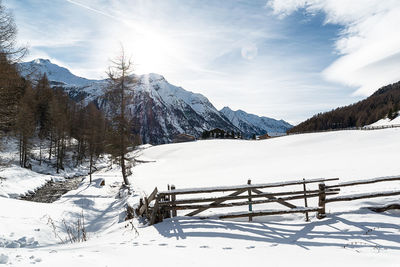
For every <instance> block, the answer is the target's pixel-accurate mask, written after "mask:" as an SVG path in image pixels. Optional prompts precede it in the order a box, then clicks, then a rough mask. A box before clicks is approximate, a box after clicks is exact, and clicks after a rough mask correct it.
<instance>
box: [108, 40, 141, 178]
mask: <svg viewBox="0 0 400 267" xmlns="http://www.w3.org/2000/svg"><path fill="white" fill-rule="evenodd" d="M132 71H133V64H132V61H131V59H130V58H128V57H127V56H126V54H125V51H124V49H123V48H122V49H121V52H120V55H119V56H118V57H117V58H115V59H114V60H112V61H111V66H110V67H109V69H108V71H107V75H108V81H109V82H108V85H107V87H106V88H105V104H106V106H107V109H106V110H107V111H106V112H107V115H108V119H109V122H110V127H108V128H109V129H110V130H111V133H109V134H108V146H107V148H108V151H109V152H110V153H111V154H112V155H113V156H114V157H115V158H116V159H118V162H119V165H120V166H121V171H122V178H123V181H124V184H125V185H129V179H128V170H127V164H126V154H127V153H128V147H130V146H131V145H132V144H133V140H134V137H133V134H132V123H133V120H132V117H133V116H132V114H131V111H130V110H129V109H128V107H129V105H130V104H132V101H133V92H132V90H131V88H132V84H133V83H134V78H133V75H132V74H133V73H132Z"/></svg>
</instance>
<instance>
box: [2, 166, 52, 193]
mask: <svg viewBox="0 0 400 267" xmlns="http://www.w3.org/2000/svg"><path fill="white" fill-rule="evenodd" d="M0 177H1V178H2V179H1V181H0V196H3V197H13V198H16V197H19V196H23V195H25V194H27V193H33V192H34V190H35V189H37V188H39V187H41V186H43V185H45V184H46V183H47V182H48V181H50V180H51V179H52V176H51V175H44V174H39V173H36V172H33V171H31V170H29V169H25V168H21V167H19V166H9V167H7V168H3V169H0Z"/></svg>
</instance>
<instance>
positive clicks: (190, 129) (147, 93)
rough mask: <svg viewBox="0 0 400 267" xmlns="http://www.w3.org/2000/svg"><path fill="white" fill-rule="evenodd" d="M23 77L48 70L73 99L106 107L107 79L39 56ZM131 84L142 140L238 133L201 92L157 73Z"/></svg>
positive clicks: (22, 66)
mask: <svg viewBox="0 0 400 267" xmlns="http://www.w3.org/2000/svg"><path fill="white" fill-rule="evenodd" d="M20 71H21V74H22V75H24V76H30V75H33V76H35V75H38V74H42V73H46V74H47V77H48V79H49V81H50V84H51V85H52V87H53V88H56V87H58V88H60V87H61V88H62V89H64V90H65V91H66V92H67V93H68V94H69V96H70V97H71V98H73V99H75V100H79V101H80V100H84V101H85V102H86V103H89V102H91V101H94V102H96V103H97V104H98V106H99V107H101V108H103V107H104V105H105V103H104V101H102V100H101V96H102V95H103V92H104V91H103V88H104V86H105V85H106V84H107V81H106V80H89V79H85V78H81V77H78V76H75V75H73V74H72V73H71V72H70V71H69V70H68V69H66V68H62V67H60V66H58V65H56V64H53V63H51V62H50V61H49V60H47V59H36V60H33V61H30V62H25V63H21V64H20ZM135 80H136V83H134V84H132V85H131V86H132V90H131V92H132V93H133V96H134V101H133V102H134V103H135V104H133V105H132V107H130V110H131V112H132V115H133V116H134V119H135V122H136V123H137V125H140V128H139V129H137V131H138V133H139V134H140V136H141V137H142V141H143V143H152V144H161V143H168V142H171V141H172V139H173V138H174V137H175V136H176V135H177V134H180V133H186V134H190V135H194V136H200V135H201V133H202V132H203V131H204V130H209V129H213V128H221V129H224V130H227V131H235V132H238V131H239V129H237V128H236V127H235V126H234V125H232V124H231V123H230V122H229V121H228V120H227V119H226V118H225V117H224V116H223V115H222V114H221V113H220V112H219V111H218V110H217V109H216V108H215V107H214V106H213V105H212V104H211V103H210V101H209V100H208V99H207V98H206V97H204V96H203V95H201V94H195V93H192V92H189V91H186V90H184V89H183V88H181V87H177V86H174V85H172V84H170V83H168V82H167V81H166V80H165V78H164V77H163V76H161V75H158V74H153V73H152V74H146V75H140V76H136V77H135Z"/></svg>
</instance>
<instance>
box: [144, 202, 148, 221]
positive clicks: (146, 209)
mask: <svg viewBox="0 0 400 267" xmlns="http://www.w3.org/2000/svg"><path fill="white" fill-rule="evenodd" d="M144 207H145V210H144V214H146V217H147V218H149V201H148V200H147V197H145V198H144Z"/></svg>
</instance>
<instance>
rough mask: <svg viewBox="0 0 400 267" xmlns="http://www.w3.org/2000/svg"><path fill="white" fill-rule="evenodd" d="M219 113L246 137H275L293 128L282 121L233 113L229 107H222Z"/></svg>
mask: <svg viewBox="0 0 400 267" xmlns="http://www.w3.org/2000/svg"><path fill="white" fill-rule="evenodd" d="M220 112H221V113H222V114H223V115H224V116H225V117H226V118H227V119H228V120H229V121H230V122H231V123H232V124H233V125H235V126H236V127H237V128H239V129H240V131H241V132H242V133H243V135H244V136H246V137H251V136H252V135H253V134H256V135H263V134H266V133H268V135H270V136H277V135H282V134H284V133H286V131H287V130H289V129H290V128H292V127H293V126H292V125H291V124H289V123H287V122H286V121H284V120H275V119H272V118H268V117H260V116H257V115H254V114H249V113H247V112H245V111H243V110H240V109H239V110H236V111H233V110H232V109H230V108H229V107H224V108H223V109H221V110H220Z"/></svg>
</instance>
